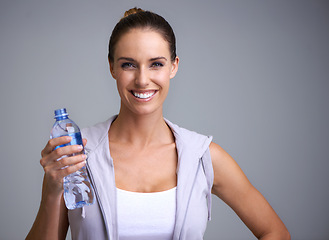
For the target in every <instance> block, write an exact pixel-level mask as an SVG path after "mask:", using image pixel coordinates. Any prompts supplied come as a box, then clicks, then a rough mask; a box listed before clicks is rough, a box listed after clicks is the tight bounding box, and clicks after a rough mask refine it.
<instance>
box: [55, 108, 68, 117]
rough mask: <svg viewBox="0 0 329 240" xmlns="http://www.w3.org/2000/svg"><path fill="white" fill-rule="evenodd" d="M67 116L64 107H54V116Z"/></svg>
mask: <svg viewBox="0 0 329 240" xmlns="http://www.w3.org/2000/svg"><path fill="white" fill-rule="evenodd" d="M65 116H68V114H67V112H66V108H61V109H56V110H55V118H58V117H65Z"/></svg>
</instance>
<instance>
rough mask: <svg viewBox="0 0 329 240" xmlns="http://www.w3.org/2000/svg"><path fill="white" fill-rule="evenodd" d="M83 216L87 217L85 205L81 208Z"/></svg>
mask: <svg viewBox="0 0 329 240" xmlns="http://www.w3.org/2000/svg"><path fill="white" fill-rule="evenodd" d="M81 217H82V218H86V210H85V207H82V209H81Z"/></svg>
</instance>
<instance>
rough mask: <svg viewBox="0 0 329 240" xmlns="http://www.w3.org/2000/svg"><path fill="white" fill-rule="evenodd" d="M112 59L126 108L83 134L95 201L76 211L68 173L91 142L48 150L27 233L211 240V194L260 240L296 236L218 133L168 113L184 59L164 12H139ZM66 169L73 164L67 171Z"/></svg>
mask: <svg viewBox="0 0 329 240" xmlns="http://www.w3.org/2000/svg"><path fill="white" fill-rule="evenodd" d="M109 64H110V71H111V74H112V76H113V78H114V79H115V80H116V82H117V88H118V92H119V95H120V98H121V107H120V112H119V114H118V115H117V116H114V117H112V118H110V119H109V120H108V121H106V122H104V123H100V124H98V125H95V126H93V127H91V128H87V129H84V130H83V133H82V134H83V136H84V137H85V138H86V139H87V140H88V143H87V140H86V139H84V145H85V150H86V153H87V155H88V163H87V169H88V173H89V175H90V177H91V180H92V184H93V185H94V188H95V193H96V197H97V198H96V199H97V201H96V202H95V204H93V205H91V206H87V207H84V208H78V209H75V210H69V211H68V210H67V209H66V208H65V205H64V201H63V197H62V196H63V187H62V185H63V182H62V181H63V180H62V179H63V177H64V176H66V175H68V174H70V173H73V172H75V171H76V170H78V169H80V168H81V167H82V166H84V165H85V164H86V161H85V160H86V158H87V156H86V155H77V156H73V157H66V158H62V159H61V160H60V161H57V159H58V158H60V157H62V156H63V155H69V154H72V153H76V152H80V151H81V147H79V146H77V145H75V146H66V147H63V148H58V149H56V150H54V149H55V147H56V146H58V145H61V144H64V143H67V142H69V141H70V139H69V138H67V137H60V138H56V139H52V140H49V141H48V144H47V145H46V147H45V148H44V149H43V151H42V159H41V160H40V163H41V165H42V166H43V168H44V171H45V175H44V182H43V191H42V201H41V204H40V209H39V212H38V215H37V217H36V220H35V222H34V225H33V227H32V229H31V231H30V233H29V235H28V236H27V239H65V236H66V233H67V229H68V226H69V225H70V227H71V233H72V238H73V239H111V240H112V239H119V238H120V239H187V240H192V239H202V238H203V234H204V231H205V228H206V223H207V220H209V219H210V212H211V193H213V194H215V195H216V196H218V197H219V198H221V199H222V200H223V201H224V202H226V203H227V204H228V205H229V206H230V207H231V208H232V209H233V210H234V211H235V212H236V213H237V215H238V216H239V217H240V218H241V219H242V221H243V222H244V223H245V224H246V225H247V227H248V228H249V229H250V230H251V231H252V232H253V233H254V235H255V236H256V237H257V238H259V239H290V236H289V232H288V231H287V229H286V227H285V226H284V224H283V223H282V221H281V220H280V219H279V217H278V216H277V215H276V213H275V212H274V210H273V209H272V208H271V206H270V205H269V204H268V202H267V201H266V200H265V199H264V197H263V196H262V195H261V194H260V193H259V192H258V191H257V190H256V189H255V188H254V187H253V186H252V185H251V184H250V182H249V181H248V179H247V178H246V176H245V175H244V173H243V172H242V170H241V169H240V168H239V166H238V165H237V164H236V162H235V161H234V160H233V159H232V158H231V157H230V156H229V155H228V154H227V153H226V152H225V151H224V150H223V149H222V148H221V147H220V146H219V145H217V144H215V143H213V142H212V141H211V140H212V138H211V137H207V136H203V135H200V134H197V133H195V132H191V131H188V130H186V129H183V128H180V127H178V126H177V125H175V124H173V123H171V122H170V121H168V120H166V119H164V117H163V113H162V110H163V102H164V100H165V99H166V96H167V93H168V89H169V83H170V79H172V78H173V77H174V76H175V74H176V72H177V70H178V64H179V58H178V57H177V56H176V47H175V36H174V33H173V30H172V29H171V27H170V25H169V24H168V23H167V22H166V21H165V20H164V19H163V18H162V17H160V16H159V15H157V14H154V13H151V12H148V11H146V12H145V11H143V10H141V9H136V8H135V9H131V10H129V11H127V12H126V14H125V17H124V18H123V19H121V20H120V22H119V23H118V24H117V25H116V26H115V28H114V30H113V32H112V35H111V39H110V43H109ZM63 167H66V168H63Z"/></svg>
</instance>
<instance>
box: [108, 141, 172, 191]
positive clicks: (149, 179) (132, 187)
mask: <svg viewBox="0 0 329 240" xmlns="http://www.w3.org/2000/svg"><path fill="white" fill-rule="evenodd" d="M109 146H110V152H111V156H112V159H113V165H114V172H115V182H116V186H117V187H118V188H120V189H125V190H128V191H134V192H160V191H164V190H168V189H171V188H173V187H175V186H176V185H177V175H176V170H177V161H178V160H177V158H178V157H177V151H176V146H175V144H174V143H172V144H166V145H159V146H152V147H148V148H138V147H134V146H129V145H128V146H127V145H121V144H117V143H111V142H110V144H109Z"/></svg>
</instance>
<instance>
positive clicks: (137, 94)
mask: <svg viewBox="0 0 329 240" xmlns="http://www.w3.org/2000/svg"><path fill="white" fill-rule="evenodd" d="M156 92H157V91H156V90H152V91H143V92H141V91H138V92H137V91H133V90H132V91H131V93H132V94H133V95H134V96H135V97H136V98H138V99H150V98H151V97H152V96H154V94H155V93H156Z"/></svg>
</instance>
